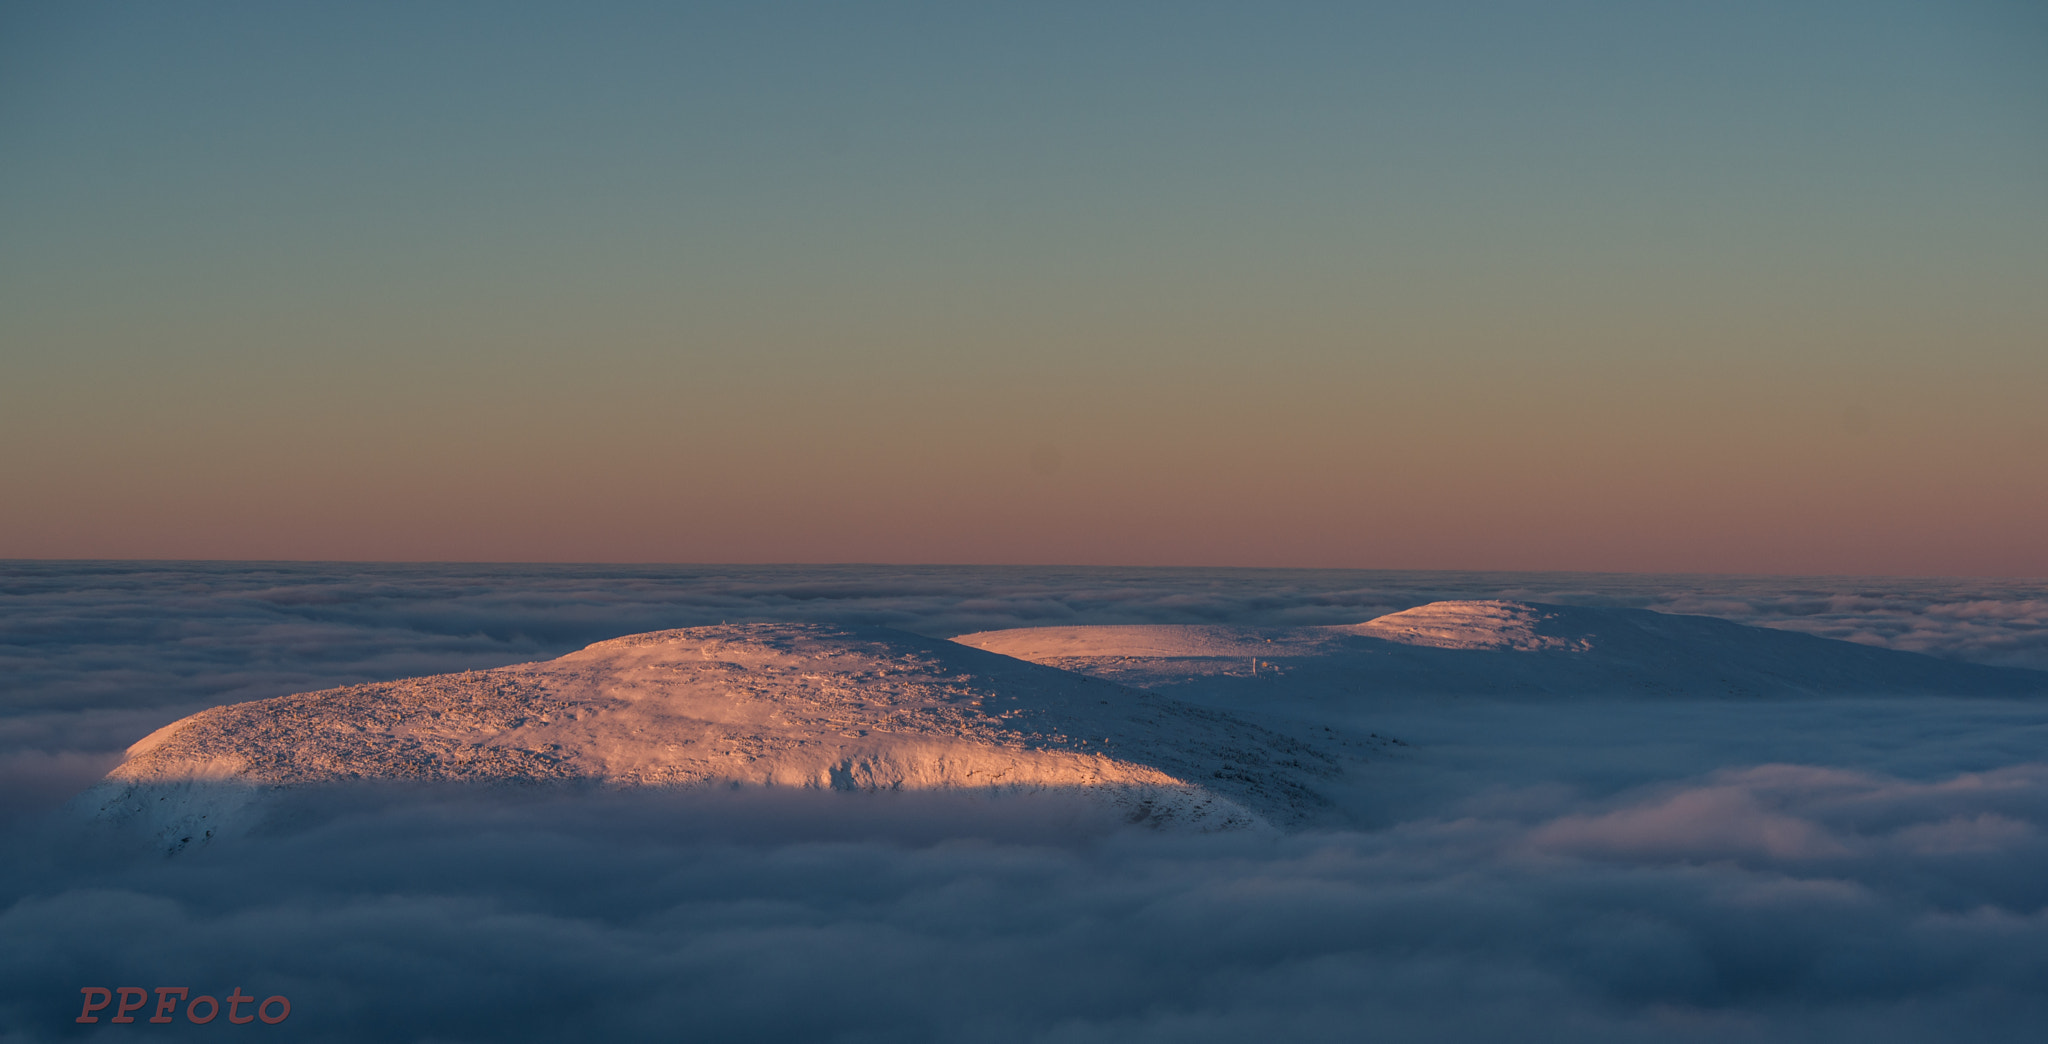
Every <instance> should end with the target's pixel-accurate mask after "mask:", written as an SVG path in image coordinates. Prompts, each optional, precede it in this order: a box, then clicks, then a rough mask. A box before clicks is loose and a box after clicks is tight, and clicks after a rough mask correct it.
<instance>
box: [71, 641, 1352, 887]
mask: <svg viewBox="0 0 2048 1044" xmlns="http://www.w3.org/2000/svg"><path fill="white" fill-rule="evenodd" d="M1337 771H1338V769H1337V761H1336V760H1335V759H1334V758H1333V757H1331V756H1329V755H1328V754H1325V753H1324V752H1322V751H1320V750H1317V749H1314V748H1311V747H1308V746H1306V745H1304V744H1302V743H1300V742H1297V741H1295V740H1291V739H1288V738H1286V737H1283V736H1279V735H1276V734H1273V733H1270V732H1267V731H1266V730H1264V729H1261V728H1258V727H1257V726H1253V725H1250V724H1248V723H1246V722H1243V721H1239V720H1236V719H1233V718H1231V717H1229V716H1227V715H1224V714H1220V713H1218V712H1216V711H1213V710H1207V709H1203V708H1199V707H1195V706H1191V705H1188V704H1185V703H1182V702H1180V701H1178V700H1173V699H1170V698H1166V697H1162V696H1159V695H1156V694H1152V693H1146V692H1141V691H1138V690H1133V689H1129V688H1126V687H1124V686H1121V685H1117V684H1113V683H1110V682H1105V681H1102V680H1099V679H1092V678H1087V677H1083V676H1079V675H1075V674H1071V673H1068V672H1065V671H1060V670H1057V669H1053V668H1048V667H1044V666H1039V665H1036V664H1031V663H1026V662H1023V661H1020V660H1016V659H1012V658H1009V657H1006V656H1000V655H996V654H992V653H988V652H983V651H979V650H975V649H970V648H967V647H964V646H961V645H958V644H955V643H952V642H946V641H942V640H938V639H931V638H924V637H920V636H917V635H912V634H907V633H904V632H900V631H889V630H884V629H846V628H836V627H829V626H823V625H813V624H750V625H732V626H720V627H698V628H689V629H685V630H674V631H657V632H652V633H648V634H639V635H631V636H627V637H623V638H616V639H612V640H610V641H605V642H599V643H597V644H595V645H592V646H589V647H588V648H585V649H583V650H581V651H579V652H575V653H571V654H569V655H567V656H563V657H560V658H559V659H555V660H550V661H545V662H541V663H531V664H519V665H514V666H510V667H502V668H498V669H495V670H488V671H473V672H466V673H461V674H449V675H439V676H434V677H427V678H414V679H407V680H403V681H394V682H383V683H373V684H366V685H353V686H347V687H344V688H339V689H329V690H325V691H322V692H312V693H303V694H299V695H293V696H282V697H277V698H274V699H267V700H257V701H252V702H249V703H240V704H233V705H230V706H224V707H215V708H213V709H211V710H206V711H202V712H200V713H198V714H194V715H191V716H189V717H186V718H183V719H180V720H179V721H176V722H173V723H171V724H169V725H166V726H165V727H163V728H161V729H159V730H157V731H156V732H154V733H152V734H151V735H149V736H147V737H145V738H144V739H142V740H141V741H140V742H138V743H136V744H135V745H134V746H132V747H131V748H129V750H128V754H127V758H126V760H125V761H123V762H122V764H121V765H119V766H118V767H116V768H115V769H114V770H113V771H112V772H111V773H109V775H108V776H107V778H106V780H105V781H103V782H102V783H101V784H100V785H99V786H97V787H95V788H94V789H93V790H92V791H90V792H88V793H87V794H86V795H85V796H84V799H83V800H84V803H85V805H86V807H87V809H88V811H89V812H90V813H91V814H93V815H96V816H99V817H102V818H106V819H113V820H122V821H131V822H135V823H137V824H139V825H142V826H143V827H144V828H145V829H147V830H148V831H150V832H151V833H153V834H155V835H157V836H158V838H159V839H160V840H161V841H162V842H163V843H164V844H165V845H166V847H168V848H172V849H175V848H177V847H179V846H182V845H184V844H189V843H192V842H193V841H203V840H205V839H206V838H208V837H210V836H212V835H211V833H210V832H211V831H218V830H220V829H222V828H223V825H224V824H225V823H228V822H231V821H246V820H247V819H248V818H249V817H251V816H253V815H257V814H259V810H258V809H252V808H250V807H249V806H250V805H251V803H258V804H260V803H261V801H262V799H263V798H264V796H265V795H266V794H267V793H271V792H275V791H277V790H279V789H284V788H301V787H308V786H319V785H331V784H344V783H350V782H359V781H414V782H431V783H484V784H545V783H588V784H597V785H603V786H615V787H649V786H659V787H711V786H727V787H793V788H809V789H817V790H900V789H908V790H984V791H988V792H990V793H992V794H1002V793H1016V792H1032V791H1072V792H1075V793H1079V794H1083V795H1085V796H1088V797H1090V798H1094V799H1099V800H1102V801H1107V802H1111V803H1113V804H1115V805H1117V806H1118V808H1119V809H1121V810H1122V811H1123V812H1125V813H1126V814H1127V815H1128V816H1129V817H1130V818H1132V819H1137V820H1149V821H1153V822H1159V823H1178V824H1184V825H1192V826H1194V827H1197V828H1199V829H1211V828H1218V827H1228V826H1238V825H1246V824H1249V823H1252V822H1255V821H1259V820H1265V821H1269V822H1276V823H1287V822H1290V821H1293V820H1296V819H1298V818H1300V817H1301V816H1303V815H1305V814H1306V812H1307V811H1308V810H1309V809H1311V808H1313V807H1315V806H1316V805H1318V804H1320V803H1321V800H1322V799H1321V797H1320V796H1319V795H1318V793H1317V792H1316V790H1315V789H1314V788H1313V786H1312V783H1313V780H1314V779H1315V778H1316V777H1318V776H1330V775H1333V774H1335V773H1336V772H1337Z"/></svg>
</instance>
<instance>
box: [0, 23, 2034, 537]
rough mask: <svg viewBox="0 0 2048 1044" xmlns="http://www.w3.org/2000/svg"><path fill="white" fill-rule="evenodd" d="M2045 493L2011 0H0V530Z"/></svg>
mask: <svg viewBox="0 0 2048 1044" xmlns="http://www.w3.org/2000/svg"><path fill="white" fill-rule="evenodd" d="M2043 534H2048V9H2044V8H2043V7H2041V6H2040V5H2039V4H2036V3H2029V2H2011V3H1998V2H1989V0H1983V2H1976V0H1925V2H1888V0H1858V2H1853V3H1849V2H1844V3H1783V2H1772V3H1717V4H1664V3H1641V2H1635V3H1611V4H1568V3H1567V4H1538V3H1509V2H1495V3H1468V4H1456V3H1446V4H1426V5H1425V4H1410V5H1399V6H1396V5H1385V6H1384V7H1375V6H1373V5H1365V4H1298V5H1288V4H1238V5H1199V4H1189V3H1172V4H1156V5H1154V4H1136V3H1122V4H1101V3H1087V4H1029V5H1025V4H1017V5H1008V6H1003V7H995V6H982V5H966V4H931V5H901V4H839V5H823V4H819V5H775V4H762V3H749V4H733V5H689V6H687V7H682V8H681V9H673V5H653V4H647V5H634V4H575V5H554V6H540V5H511V4H499V3H493V4H425V5H422V4H410V3H408V4H391V5H383V4H371V3H350V4H333V5H325V6H315V5H296V4H294V5H280V4H206V5H166V4H140V3H138V4H114V5H94V4H62V5H41V6H38V7H34V8H31V7H30V6H29V5H12V4H10V5H7V6H5V7H0V557H177V558H322V559H324V558H334V559H390V560H401V559H404V560H415V559H450V560H569V561H683V562H691V561H701V562H718V561H873V562H1062V563H1102V564H1133V565H1139V564H1184V565H1300V566H1363V567H1390V568H1393V567H1429V568H1475V569H1478V568H1489V569H1491V568H1504V569H1598V570H1668V571H1715V572H1793V573H1830V572H1849V573H1890V574H1942V573H1949V574H1985V575H2007V576H2048V538H2044V536H2043Z"/></svg>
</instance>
